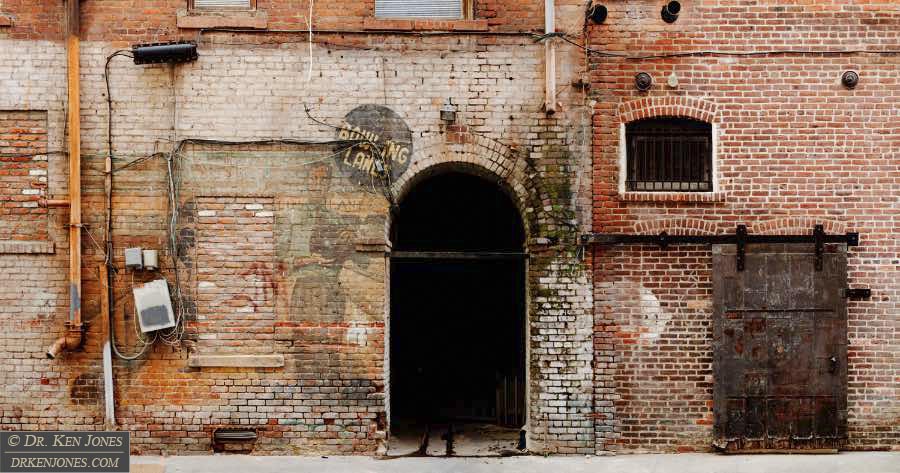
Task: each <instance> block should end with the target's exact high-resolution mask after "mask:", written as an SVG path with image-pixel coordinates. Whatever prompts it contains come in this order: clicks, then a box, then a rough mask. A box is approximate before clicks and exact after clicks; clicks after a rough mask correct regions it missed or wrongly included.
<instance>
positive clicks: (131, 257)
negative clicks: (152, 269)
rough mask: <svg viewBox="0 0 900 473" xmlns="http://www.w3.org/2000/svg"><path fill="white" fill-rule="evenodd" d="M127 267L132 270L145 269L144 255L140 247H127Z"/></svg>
mask: <svg viewBox="0 0 900 473" xmlns="http://www.w3.org/2000/svg"><path fill="white" fill-rule="evenodd" d="M125 267H126V268H128V269H130V270H132V271H140V270H142V269H144V257H143V255H142V254H141V249H140V248H125Z"/></svg>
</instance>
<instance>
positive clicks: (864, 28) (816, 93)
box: [589, 0, 900, 452]
mask: <svg viewBox="0 0 900 473" xmlns="http://www.w3.org/2000/svg"><path fill="white" fill-rule="evenodd" d="M607 6H608V7H609V10H610V11H609V18H608V19H607V21H606V23H605V24H603V25H599V26H592V27H591V28H590V31H589V36H590V45H591V47H592V48H594V49H597V50H601V51H607V52H615V53H625V54H629V55H647V54H665V53H684V52H691V51H699V50H722V51H739V52H752V51H761V50H776V49H793V50H798V49H799V50H817V51H825V50H851V49H852V50H856V49H860V50H894V51H897V50H898V49H900V6H898V5H897V4H896V3H890V2H854V3H853V4H847V3H842V2H825V3H821V2H820V3H817V4H815V5H811V4H804V3H799V2H788V3H786V2H769V1H764V2H748V1H727V2H724V3H723V2H713V1H700V2H690V3H685V4H684V9H683V10H682V13H681V15H680V18H679V19H678V21H677V22H676V23H674V24H666V23H664V22H663V21H662V20H661V19H660V12H659V9H660V4H659V3H656V2H647V1H636V0H634V1H625V2H616V3H614V4H610V5H607ZM591 63H592V66H591V67H592V74H593V76H592V82H593V89H592V91H593V92H592V95H593V98H594V100H596V101H597V106H596V109H595V116H594V127H595V128H594V218H593V220H594V230H595V231H602V232H627V233H658V232H659V231H662V230H666V231H668V232H669V233H694V232H703V233H733V232H734V227H735V225H736V224H737V223H746V224H748V226H749V228H750V232H751V233H808V232H810V231H811V228H812V225H813V224H814V223H824V224H826V228H827V229H828V231H830V232H843V231H858V232H860V235H861V244H860V246H859V247H858V248H852V249H851V250H850V269H849V271H850V274H849V276H850V284H851V286H854V287H856V286H862V287H871V288H872V290H873V297H872V298H871V299H870V300H866V301H854V302H851V303H850V307H849V341H850V354H849V393H848V400H849V409H850V413H849V416H850V417H849V424H850V425H849V426H850V447H851V448H897V447H898V442H900V427H898V426H900V404H898V399H900V392H898V386H897V383H896V379H897V376H898V373H900V363H898V361H897V356H896V354H897V352H898V349H900V345H898V341H897V340H898V336H897V332H896V323H895V319H896V314H897V313H898V303H897V301H898V298H900V282H898V281H900V278H898V255H900V245H898V241H900V240H898V239H897V238H896V235H895V232H896V228H897V226H898V224H900V214H898V212H897V194H898V181H897V175H898V174H897V172H898V171H897V170H898V166H900V159H898V155H897V146H898V143H900V138H898V137H900V120H898V117H897V110H898V105H900V76H898V73H897V71H898V70H900V67H898V65H900V57H898V56H897V55H896V54H893V55H891V54H852V53H848V54H831V53H821V54H797V53H783V54H771V55H762V56H727V55H706V56H688V57H671V58H653V59H623V58H612V57H600V56H598V55H594V56H593V57H592V60H591ZM848 69H853V70H857V71H859V73H860V77H861V80H860V84H859V86H858V87H857V88H856V89H853V90H850V89H847V88H845V87H843V86H842V85H841V84H840V77H841V73H842V72H843V71H845V70H848ZM642 71H644V72H648V73H650V74H651V75H652V76H653V78H654V85H653V87H652V89H651V90H650V91H649V92H639V91H638V90H637V89H636V88H635V87H634V85H633V78H634V75H635V74H636V73H638V72H642ZM673 71H674V72H675V74H676V75H677V77H678V80H679V84H678V86H677V87H675V88H671V87H668V86H667V85H666V78H667V76H668V75H669V74H671V73H672V72H673ZM653 115H680V116H692V117H700V118H703V117H705V118H707V119H709V120H710V121H711V122H713V123H714V124H715V125H716V127H717V129H718V153H717V156H716V160H717V163H718V168H719V176H718V183H719V190H720V192H719V193H718V194H716V195H712V196H707V197H703V198H695V197H691V198H685V197H684V196H675V195H669V196H659V195H656V196H653V195H622V194H620V193H619V190H618V189H619V187H618V184H619V182H618V181H619V177H618V176H619V174H618V171H619V164H618V160H619V150H620V146H621V143H620V142H619V132H620V126H621V124H622V123H625V122H627V121H629V120H632V119H635V118H639V117H642V116H653ZM594 257H595V259H594V265H595V266H594V269H595V273H594V277H595V284H596V290H595V307H596V319H595V321H596V326H595V328H596V339H595V346H596V351H595V355H596V356H595V363H596V364H595V368H596V374H595V377H596V380H597V382H596V385H597V387H596V391H595V394H596V400H597V402H596V403H597V411H598V412H597V415H598V418H599V421H598V424H597V426H598V427H597V432H598V449H604V448H607V449H618V450H622V451H631V452H633V451H645V450H647V451H676V450H678V451H684V450H697V449H701V450H706V449H709V443H710V440H711V436H712V427H711V425H710V420H711V408H710V406H711V404H710V401H711V384H710V383H711V381H712V372H711V364H710V353H711V342H712V340H711V329H710V326H709V323H710V321H711V297H710V291H711V284H710V277H714V275H710V272H709V271H710V267H709V266H710V264H711V258H710V253H709V250H708V248H704V247H678V248H675V249H671V250H668V251H660V250H658V249H656V248H653V247H619V248H597V249H596V251H595V254H594ZM657 332H658V333H657Z"/></svg>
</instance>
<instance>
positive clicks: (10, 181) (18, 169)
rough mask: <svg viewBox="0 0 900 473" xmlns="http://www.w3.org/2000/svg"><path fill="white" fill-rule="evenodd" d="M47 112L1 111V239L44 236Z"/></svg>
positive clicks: (41, 237)
mask: <svg viewBox="0 0 900 473" xmlns="http://www.w3.org/2000/svg"><path fill="white" fill-rule="evenodd" d="M46 152H47V112H40V111H28V112H15V111H0V201H2V202H3V204H2V207H0V240H44V239H46V238H47V208H46V207H44V206H39V205H38V201H39V200H40V199H41V197H42V196H43V195H44V190H45V189H46V188H47V155H46V154H42V153H46Z"/></svg>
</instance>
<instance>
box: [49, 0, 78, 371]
mask: <svg viewBox="0 0 900 473" xmlns="http://www.w3.org/2000/svg"><path fill="white" fill-rule="evenodd" d="M78 10H79V5H78V0H68V1H67V2H66V20H67V21H66V59H67V63H68V67H67V79H68V85H67V93H68V129H69V147H68V148H69V150H68V151H69V199H68V201H69V202H68V206H69V320H68V321H67V322H66V333H65V335H63V336H62V337H60V338H58V339H57V340H56V341H55V342H53V344H52V345H50V348H49V349H48V350H47V358H51V359H52V358H56V357H57V356H59V354H60V353H61V352H62V351H63V350H73V349H75V348H78V347H80V346H81V343H82V339H83V336H82V329H83V326H82V323H81V117H80V113H81V100H80V95H79V94H80V92H81V87H80V70H79V63H78V59H79V37H78V35H79V29H80V23H79V18H78V17H79V11H78ZM54 203H56V204H59V202H54Z"/></svg>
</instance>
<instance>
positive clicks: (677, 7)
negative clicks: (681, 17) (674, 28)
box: [662, 2, 681, 23]
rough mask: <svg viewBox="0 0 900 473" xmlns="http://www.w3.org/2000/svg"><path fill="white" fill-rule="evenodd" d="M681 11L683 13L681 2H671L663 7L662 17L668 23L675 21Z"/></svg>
mask: <svg viewBox="0 0 900 473" xmlns="http://www.w3.org/2000/svg"><path fill="white" fill-rule="evenodd" d="M679 13H681V3H679V2H669V3H666V4H665V5H663V7H662V19H663V21H665V22H666V23H675V20H677V19H678V14H679Z"/></svg>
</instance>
